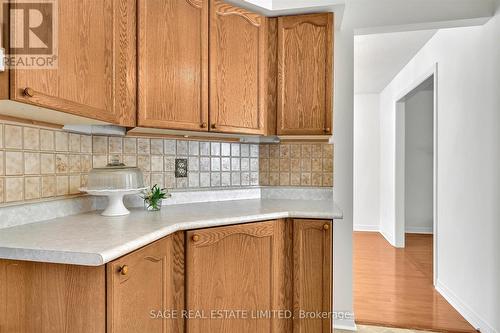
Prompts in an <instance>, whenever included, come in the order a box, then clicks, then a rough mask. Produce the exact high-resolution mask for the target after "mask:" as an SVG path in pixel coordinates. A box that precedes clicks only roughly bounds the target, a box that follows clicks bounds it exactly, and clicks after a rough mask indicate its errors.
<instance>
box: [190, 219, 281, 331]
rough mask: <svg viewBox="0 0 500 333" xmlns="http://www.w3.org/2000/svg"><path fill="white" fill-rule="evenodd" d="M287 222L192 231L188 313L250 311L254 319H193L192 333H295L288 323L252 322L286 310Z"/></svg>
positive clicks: (265, 319)
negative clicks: (266, 313) (258, 314)
mask: <svg viewBox="0 0 500 333" xmlns="http://www.w3.org/2000/svg"><path fill="white" fill-rule="evenodd" d="M284 223H285V222H284V221H282V220H280V221H269V222H260V223H251V224H243V225H237V226H229V227H217V228H211V229H201V230H193V231H188V232H187V233H186V236H187V247H186V272H187V274H186V278H187V283H186V295H187V304H186V306H187V309H188V310H198V311H202V312H203V313H205V314H206V315H207V316H211V311H212V310H247V311H249V312H248V315H249V317H248V318H246V319H244V318H227V317H225V318H224V319H219V318H215V319H213V318H212V319H196V318H192V319H188V320H187V325H186V328H187V332H188V333H195V332H203V333H211V332H214V333H224V332H227V333H233V332H261V333H264V332H275V333H278V332H283V333H285V332H290V330H289V329H288V327H289V326H287V325H288V324H287V320H286V319H277V318H263V319H262V318H261V319H256V318H252V317H251V316H252V313H256V312H255V311H258V310H262V311H266V310H267V311H269V310H278V309H285V308H286V297H287V294H286V285H285V283H286V280H285V269H286V267H287V266H286V264H285V251H286V244H285V228H284Z"/></svg>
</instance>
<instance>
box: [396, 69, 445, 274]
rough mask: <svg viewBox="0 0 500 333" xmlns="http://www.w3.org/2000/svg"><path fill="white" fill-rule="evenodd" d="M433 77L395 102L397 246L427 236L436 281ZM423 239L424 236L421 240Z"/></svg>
mask: <svg viewBox="0 0 500 333" xmlns="http://www.w3.org/2000/svg"><path fill="white" fill-rule="evenodd" d="M435 79H436V74H435V73H433V74H432V75H430V76H429V77H427V78H425V79H424V80H423V81H420V82H419V83H417V84H416V85H415V86H414V87H413V88H412V89H411V90H409V91H408V92H407V93H406V94H405V95H404V96H402V97H401V98H400V99H399V100H398V101H397V102H396V226H395V236H396V237H395V241H396V246H397V247H405V242H406V240H407V237H412V235H413V234H424V235H428V236H427V237H428V238H429V240H428V241H429V242H431V243H432V244H433V248H432V252H433V253H432V258H433V260H432V263H429V264H430V265H431V266H432V271H433V282H434V283H435V281H436V261H437V260H436V258H437V256H436V244H437V234H436V156H437V154H436V147H437V145H436V128H437V126H436V121H437V117H436V116H437V112H436V105H437V103H436V89H435V88H436V82H435ZM424 238H425V237H424Z"/></svg>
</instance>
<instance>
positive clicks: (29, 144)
mask: <svg viewBox="0 0 500 333" xmlns="http://www.w3.org/2000/svg"><path fill="white" fill-rule="evenodd" d="M23 137H24V149H29V150H39V149H40V130H39V129H38V128H34V127H24V131H23Z"/></svg>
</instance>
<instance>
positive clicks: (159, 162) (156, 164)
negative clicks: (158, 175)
mask: <svg viewBox="0 0 500 333" xmlns="http://www.w3.org/2000/svg"><path fill="white" fill-rule="evenodd" d="M151 171H153V172H155V171H156V172H161V171H163V155H151Z"/></svg>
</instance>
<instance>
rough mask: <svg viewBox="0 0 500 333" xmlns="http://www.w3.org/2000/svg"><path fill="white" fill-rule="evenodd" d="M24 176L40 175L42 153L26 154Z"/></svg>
mask: <svg viewBox="0 0 500 333" xmlns="http://www.w3.org/2000/svg"><path fill="white" fill-rule="evenodd" d="M24 174H25V175H38V174H40V153H28V152H25V153H24Z"/></svg>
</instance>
